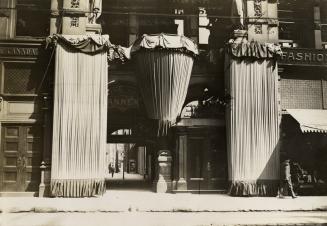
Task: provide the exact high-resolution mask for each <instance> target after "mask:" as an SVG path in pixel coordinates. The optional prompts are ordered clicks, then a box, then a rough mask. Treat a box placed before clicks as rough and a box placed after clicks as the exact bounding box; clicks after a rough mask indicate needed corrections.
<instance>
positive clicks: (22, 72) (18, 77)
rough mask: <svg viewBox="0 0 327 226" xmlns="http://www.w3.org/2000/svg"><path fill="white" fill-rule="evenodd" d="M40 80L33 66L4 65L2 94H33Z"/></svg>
mask: <svg viewBox="0 0 327 226" xmlns="http://www.w3.org/2000/svg"><path fill="white" fill-rule="evenodd" d="M41 79H42V73H40V69H37V67H34V64H27V63H5V74H4V92H5V93H6V94H34V93H36V91H37V89H38V87H39V85H40V82H41Z"/></svg>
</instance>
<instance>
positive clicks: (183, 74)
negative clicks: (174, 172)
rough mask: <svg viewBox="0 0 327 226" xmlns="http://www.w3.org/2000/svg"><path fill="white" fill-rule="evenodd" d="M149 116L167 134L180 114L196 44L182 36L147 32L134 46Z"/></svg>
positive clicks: (140, 82)
mask: <svg viewBox="0 0 327 226" xmlns="http://www.w3.org/2000/svg"><path fill="white" fill-rule="evenodd" d="M131 52H132V56H133V57H134V58H135V60H136V65H137V70H138V83H139V86H140V88H141V94H142V97H143V100H144V104H145V108H146V111H147V115H148V117H149V118H150V119H154V120H155V121H157V125H158V136H162V135H166V134H167V130H168V128H169V127H170V125H171V124H173V123H174V122H175V121H176V118H177V116H178V115H179V114H180V112H181V110H182V107H183V104H184V101H185V98H186V94H187V89H188V85H189V81H190V78H191V73H192V67H193V61H194V56H195V55H196V54H198V49H197V46H196V44H195V43H194V42H193V41H192V40H190V39H188V38H186V37H184V36H178V35H167V34H159V35H143V36H142V37H141V38H140V39H138V40H136V42H135V43H134V44H133V46H132V48H131Z"/></svg>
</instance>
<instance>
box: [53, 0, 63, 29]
mask: <svg viewBox="0 0 327 226" xmlns="http://www.w3.org/2000/svg"><path fill="white" fill-rule="evenodd" d="M59 1H60V2H59ZM61 8H62V0H51V12H50V35H53V34H57V33H60V32H61V27H60V13H59V10H60V9H61Z"/></svg>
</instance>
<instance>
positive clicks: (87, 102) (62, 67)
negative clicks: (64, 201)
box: [51, 42, 108, 197]
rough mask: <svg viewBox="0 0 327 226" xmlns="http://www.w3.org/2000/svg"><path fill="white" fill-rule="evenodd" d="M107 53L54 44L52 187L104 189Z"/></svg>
mask: <svg viewBox="0 0 327 226" xmlns="http://www.w3.org/2000/svg"><path fill="white" fill-rule="evenodd" d="M107 67H108V64H107V53H106V52H103V51H102V52H97V54H95V53H93V55H90V54H85V53H82V52H81V51H76V49H69V48H67V46H66V45H64V44H62V43H61V42H58V43H57V46H56V62H55V83H54V111H53V141H52V165H51V193H52V195H53V196H62V197H84V196H94V195H101V194H103V193H104V191H105V181H104V179H105V169H106V166H105V153H106V129H107V128H106V126H107V80H108V78H107V77H108V68H107Z"/></svg>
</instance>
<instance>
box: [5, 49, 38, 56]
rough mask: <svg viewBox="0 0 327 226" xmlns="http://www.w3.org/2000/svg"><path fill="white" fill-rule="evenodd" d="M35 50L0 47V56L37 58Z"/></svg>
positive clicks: (36, 50)
mask: <svg viewBox="0 0 327 226" xmlns="http://www.w3.org/2000/svg"><path fill="white" fill-rule="evenodd" d="M38 54H39V50H38V49H37V48H19V47H0V56H1V55H2V56H37V55H38Z"/></svg>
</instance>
